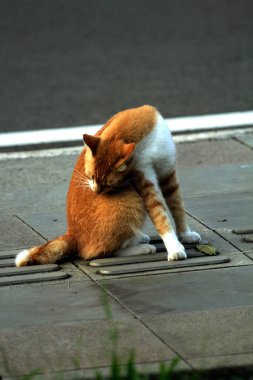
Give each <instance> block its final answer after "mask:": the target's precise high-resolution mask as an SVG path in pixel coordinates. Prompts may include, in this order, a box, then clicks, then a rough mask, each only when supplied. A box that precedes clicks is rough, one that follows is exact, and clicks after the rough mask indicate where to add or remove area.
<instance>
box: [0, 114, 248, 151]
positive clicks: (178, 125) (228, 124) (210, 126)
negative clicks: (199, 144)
mask: <svg viewBox="0 0 253 380" xmlns="http://www.w3.org/2000/svg"><path fill="white" fill-rule="evenodd" d="M165 120H166V122H167V123H168V125H169V127H170V130H171V131H172V133H173V135H175V136H176V135H179V134H184V133H196V132H205V131H216V130H226V129H231V128H235V127H250V126H253V111H243V112H231V113H224V114H213V115H202V116H186V117H176V118H170V119H165ZM101 127H102V125H84V126H78V127H70V128H56V129H44V130H37V131H23V132H10V133H1V134H0V148H4V147H15V146H19V147H20V146H29V145H38V144H46V143H59V142H73V141H80V144H81V143H82V135H83V134H84V133H89V134H94V133H96V132H97V131H98V130H99V129H100V128H101Z"/></svg>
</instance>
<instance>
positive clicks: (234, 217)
mask: <svg viewBox="0 0 253 380" xmlns="http://www.w3.org/2000/svg"><path fill="white" fill-rule="evenodd" d="M185 203H186V208H187V211H188V212H189V213H190V214H191V215H193V216H194V217H195V218H197V219H198V220H200V221H201V222H203V223H205V225H206V226H207V227H209V228H212V229H217V230H219V229H224V228H227V229H230V230H231V229H235V228H243V227H244V228H250V227H252V220H253V193H251V192H244V193H240V194H226V196H224V194H217V195H216V196H215V201H214V198H213V196H205V197H196V198H189V199H188V198H187V199H186V200H185ZM237 236H239V235H237Z"/></svg>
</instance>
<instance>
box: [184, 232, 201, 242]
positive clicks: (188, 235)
mask: <svg viewBox="0 0 253 380" xmlns="http://www.w3.org/2000/svg"><path fill="white" fill-rule="evenodd" d="M179 239H180V241H182V242H183V243H199V242H200V241H201V236H200V235H199V234H198V233H197V232H195V231H190V230H189V231H186V232H183V233H181V234H179Z"/></svg>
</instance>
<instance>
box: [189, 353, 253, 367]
mask: <svg viewBox="0 0 253 380" xmlns="http://www.w3.org/2000/svg"><path fill="white" fill-rule="evenodd" d="M187 362H188V363H189V364H190V366H191V367H192V368H193V369H195V370H210V369H214V368H232V369H233V368H234V369H235V368H237V367H239V368H252V363H253V354H252V353H245V354H232V355H228V354H226V355H217V356H207V357H201V358H194V359H188V360H187Z"/></svg>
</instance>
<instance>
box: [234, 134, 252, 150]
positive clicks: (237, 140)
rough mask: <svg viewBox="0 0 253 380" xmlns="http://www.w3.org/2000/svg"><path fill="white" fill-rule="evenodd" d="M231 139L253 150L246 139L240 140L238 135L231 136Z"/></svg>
mask: <svg viewBox="0 0 253 380" xmlns="http://www.w3.org/2000/svg"><path fill="white" fill-rule="evenodd" d="M232 140H235V141H236V142H238V143H239V144H241V145H243V146H244V147H245V146H246V147H247V148H249V149H250V150H253V148H252V146H251V145H250V144H248V143H247V142H246V141H242V140H240V137H239V136H232Z"/></svg>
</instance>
